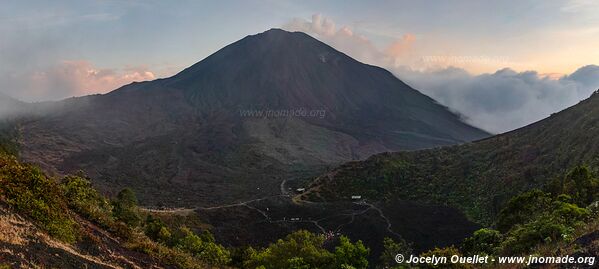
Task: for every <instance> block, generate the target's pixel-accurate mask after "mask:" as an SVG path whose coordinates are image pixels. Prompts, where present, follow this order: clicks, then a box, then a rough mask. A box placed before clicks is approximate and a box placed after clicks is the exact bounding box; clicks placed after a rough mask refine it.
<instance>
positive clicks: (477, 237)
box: [462, 228, 502, 256]
mask: <svg viewBox="0 0 599 269" xmlns="http://www.w3.org/2000/svg"><path fill="white" fill-rule="evenodd" d="M501 241H502V236H501V233H500V232H499V231H497V230H493V229H488V228H483V229H480V230H477V231H475V232H474V234H473V235H472V237H469V238H466V240H464V243H463V244H462V252H464V254H466V255H481V256H486V255H489V256H492V255H496V254H497V253H498V252H499V249H500V247H501Z"/></svg>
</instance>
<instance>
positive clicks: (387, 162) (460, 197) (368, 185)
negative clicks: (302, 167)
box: [303, 93, 599, 224]
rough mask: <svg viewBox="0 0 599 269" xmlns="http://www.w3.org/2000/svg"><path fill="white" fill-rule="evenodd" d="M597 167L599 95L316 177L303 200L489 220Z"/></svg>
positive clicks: (370, 159)
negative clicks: (361, 199)
mask: <svg viewBox="0 0 599 269" xmlns="http://www.w3.org/2000/svg"><path fill="white" fill-rule="evenodd" d="M579 164H586V165H590V166H591V167H599V93H595V94H593V95H592V96H591V97H590V98H588V99H587V100H584V101H582V102H580V103H579V104H577V105H575V106H573V107H571V108H568V109H566V110H564V111H562V112H560V113H555V114H553V115H551V116H550V117H549V118H547V119H545V120H542V121H539V122H537V123H534V124H531V125H529V126H526V127H524V128H521V129H518V130H515V131H512V132H509V133H505V134H502V135H497V136H494V137H491V138H488V139H484V140H481V141H477V142H475V143H468V144H464V145H459V146H452V147H443V148H439V149H430V150H422V151H415V152H398V153H384V154H380V155H376V156H373V157H370V158H369V159H367V160H365V161H361V162H350V163H346V164H344V165H342V166H341V167H339V168H337V169H335V170H333V171H331V172H330V173H328V174H326V175H324V176H321V177H319V178H318V179H317V180H316V181H315V182H313V184H312V187H311V189H310V190H308V192H307V193H306V194H304V196H303V198H304V199H309V200H321V199H324V200H327V201H337V200H347V199H348V197H349V196H350V195H355V194H357V193H358V194H361V195H363V196H365V197H368V198H370V199H372V200H375V201H376V200H378V201H382V200H386V199H389V198H392V199H397V198H400V199H403V200H410V201H418V202H426V203H432V204H445V205H450V206H452V207H455V208H458V209H460V210H461V211H462V212H464V213H466V215H468V216H469V217H470V219H473V220H476V221H478V222H480V223H486V224H489V223H490V222H492V220H493V219H494V217H495V216H496V214H497V213H498V210H499V209H500V207H501V206H502V205H503V204H504V203H505V202H506V201H507V200H508V199H509V198H510V197H512V196H514V195H515V194H518V193H520V192H522V191H525V190H528V189H531V188H539V187H542V186H544V185H545V184H547V183H548V182H549V181H550V180H552V179H554V178H556V177H558V176H561V175H563V174H564V173H565V172H567V171H568V169H571V168H572V167H573V166H575V165H579Z"/></svg>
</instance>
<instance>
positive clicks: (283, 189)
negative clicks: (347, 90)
mask: <svg viewBox="0 0 599 269" xmlns="http://www.w3.org/2000/svg"><path fill="white" fill-rule="evenodd" d="M287 181H288V180H287V179H285V180H283V181H282V182H281V184H280V190H281V194H279V195H271V196H266V197H262V198H256V199H252V200H248V201H243V202H239V203H233V204H226V205H219V206H211V207H195V208H165V209H154V208H141V210H142V211H146V212H151V213H173V214H182V213H192V212H194V211H196V210H218V209H224V208H231V207H246V208H248V209H250V210H253V211H256V212H258V213H259V214H260V215H262V216H263V217H264V220H265V221H266V222H268V223H272V224H274V223H311V224H313V225H314V226H315V227H316V228H318V230H320V231H321V232H322V233H326V232H327V229H325V228H324V227H323V226H322V225H320V223H319V222H321V221H324V220H326V219H330V218H334V217H339V216H349V217H351V218H350V221H349V222H346V223H342V224H339V225H338V226H337V227H336V228H335V230H334V232H339V231H341V229H342V228H343V227H344V226H347V225H350V224H352V223H354V221H355V220H356V217H358V216H361V215H363V214H365V213H366V212H368V211H370V210H374V211H376V212H377V213H378V215H379V217H380V218H381V219H382V220H383V221H384V222H385V224H386V227H385V228H386V230H387V232H389V233H390V234H393V235H395V236H397V237H398V238H401V237H402V236H401V235H399V234H398V233H396V232H395V231H393V229H392V228H391V227H392V224H391V221H390V220H389V219H388V218H387V217H386V216H385V214H384V213H383V210H382V209H380V208H378V207H377V206H375V205H374V204H371V203H368V202H367V201H366V200H362V201H359V202H354V204H356V205H361V206H367V208H366V209H363V210H360V211H357V212H352V213H340V214H335V215H331V216H327V217H324V218H321V219H317V220H310V219H308V220H304V219H297V220H291V219H285V218H284V219H282V220H273V219H272V218H271V217H270V216H269V215H268V212H266V211H264V210H262V209H259V208H257V207H255V206H252V205H251V204H252V203H255V202H259V201H264V200H267V199H271V198H278V197H287V198H289V199H290V200H291V195H290V194H289V192H288V191H287V189H286V185H285V184H286V183H287ZM302 203H306V204H320V203H323V202H310V201H302ZM267 211H268V210H267Z"/></svg>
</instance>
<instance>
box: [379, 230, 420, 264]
mask: <svg viewBox="0 0 599 269" xmlns="http://www.w3.org/2000/svg"><path fill="white" fill-rule="evenodd" d="M383 247H384V250H383V253H382V254H381V256H380V258H379V260H380V262H381V264H382V265H383V267H384V268H395V267H397V268H399V267H400V266H399V265H398V264H397V262H395V256H396V255H397V254H401V255H404V257H409V256H410V255H411V254H412V247H411V246H410V244H408V243H407V242H406V241H404V240H403V239H402V240H400V241H399V242H395V241H393V239H391V238H389V237H385V238H384V239H383Z"/></svg>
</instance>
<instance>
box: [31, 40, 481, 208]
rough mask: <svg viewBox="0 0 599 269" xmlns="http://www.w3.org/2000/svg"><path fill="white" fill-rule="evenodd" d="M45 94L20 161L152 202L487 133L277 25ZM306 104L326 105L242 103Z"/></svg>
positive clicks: (256, 184) (262, 185)
mask: <svg viewBox="0 0 599 269" xmlns="http://www.w3.org/2000/svg"><path fill="white" fill-rule="evenodd" d="M44 105H45V106H46V107H45V109H47V110H46V111H45V113H41V114H40V115H39V116H37V117H34V118H32V119H31V120H28V121H26V122H24V123H23V124H22V132H21V134H22V139H21V147H20V156H21V157H22V158H23V159H24V160H25V161H28V162H33V163H37V164H39V165H40V166H41V168H42V169H43V170H44V171H49V172H57V173H59V174H68V173H73V172H75V171H78V170H83V171H85V172H86V173H87V174H88V175H89V176H90V177H91V178H93V179H94V186H97V187H98V189H99V190H101V191H102V192H105V193H110V194H111V195H115V194H116V193H117V192H118V191H120V190H121V189H123V188H126V187H130V188H132V189H133V190H135V192H136V193H137V194H138V196H139V199H140V202H141V203H143V204H145V205H161V204H163V205H168V206H172V207H182V206H186V207H196V206H213V205H222V204H226V203H233V202H239V201H244V200H251V199H255V198H262V197H264V196H269V195H274V194H280V188H279V186H280V183H281V182H282V181H283V180H287V179H295V178H305V177H312V176H316V175H318V174H320V173H321V172H322V171H324V170H325V169H326V167H327V166H333V165H338V164H340V163H343V162H345V161H348V160H355V159H363V158H366V157H368V156H370V155H371V154H374V153H379V152H383V151H391V150H406V149H410V150H412V149H422V148H429V147H433V146H438V145H449V144H456V143H462V142H465V141H471V140H474V139H480V138H483V137H486V136H487V135H488V134H487V133H485V132H484V131H481V130H479V129H476V128H474V127H472V126H469V125H467V124H465V123H463V122H462V121H461V119H460V118H459V117H458V116H457V115H455V114H453V113H452V112H450V111H449V110H448V109H447V108H445V107H443V106H441V105H439V104H437V103H436V102H435V101H434V100H432V99H431V98H429V97H427V96H425V95H423V94H421V93H420V92H418V91H416V90H414V89H412V88H411V87H409V86H408V85H406V84H405V83H403V82H402V81H400V80H399V79H397V78H396V77H395V76H393V75H392V74H391V73H390V72H388V71H386V70H384V69H382V68H379V67H375V66H370V65H366V64H363V63H360V62H358V61H356V60H354V59H352V58H350V57H348V56H347V55H345V54H343V53H340V52H339V51H336V50H334V49H333V48H331V47H329V46H327V45H325V44H324V43H322V42H319V41H318V40H316V39H314V38H312V37H310V36H308V35H306V34H304V33H299V32H296V33H290V32H285V31H283V30H277V29H273V30H270V31H267V32H264V33H261V34H258V35H253V36H248V37H245V38H243V39H241V40H239V41H237V42H235V43H233V44H231V45H229V46H226V47H225V48H223V49H221V50H219V51H218V52H216V53H214V54H212V55H210V56H209V57H207V58H206V59H204V60H202V61H200V62H199V63H197V64H195V65H193V66H191V67H189V68H187V69H185V70H183V71H182V72H180V73H179V74H177V75H175V76H173V77H170V78H166V79H160V80H155V81H150V82H141V83H133V84H130V85H127V86H124V87H122V88H120V89H117V90H115V91H113V92H111V93H109V94H105V95H94V96H86V97H81V98H72V99H67V100H64V101H61V102H56V103H51V104H44ZM301 109H304V110H306V111H307V112H310V111H311V110H315V111H322V112H324V114H318V115H317V116H312V117H310V116H304V117H302V116H295V117H293V116H289V117H272V118H267V117H259V116H255V117H252V116H248V115H242V112H243V111H245V110H251V111H263V112H265V111H268V110H271V111H279V110H290V111H295V110H301ZM320 115H322V116H320Z"/></svg>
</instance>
